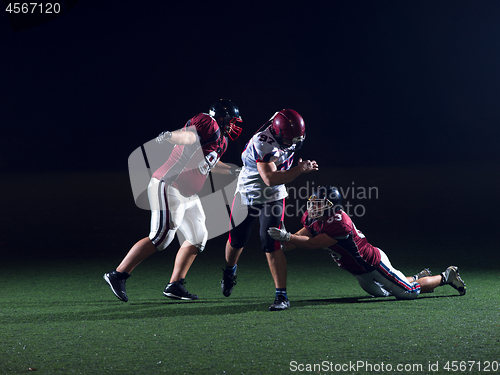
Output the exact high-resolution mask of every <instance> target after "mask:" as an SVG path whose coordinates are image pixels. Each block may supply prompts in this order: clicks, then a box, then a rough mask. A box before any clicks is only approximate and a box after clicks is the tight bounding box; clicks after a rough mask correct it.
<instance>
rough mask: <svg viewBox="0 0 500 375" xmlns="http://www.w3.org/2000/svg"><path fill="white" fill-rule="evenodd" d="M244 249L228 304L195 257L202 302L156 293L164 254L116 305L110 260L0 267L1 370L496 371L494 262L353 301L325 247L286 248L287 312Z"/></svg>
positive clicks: (195, 284)
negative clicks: (408, 290)
mask: <svg viewBox="0 0 500 375" xmlns="http://www.w3.org/2000/svg"><path fill="white" fill-rule="evenodd" d="M251 250H252V249H248V251H247V252H246V253H244V256H242V259H241V260H240V267H239V272H238V274H239V279H238V285H237V286H236V287H235V290H234V292H233V295H232V296H231V297H229V298H225V297H224V296H222V293H221V291H220V284H219V282H220V278H221V274H222V272H221V267H222V265H223V261H222V259H221V258H220V257H218V256H215V255H212V254H209V253H206V254H205V253H203V254H202V255H200V256H199V257H198V259H197V260H196V262H195V264H194V265H193V267H192V269H191V271H190V273H189V275H188V278H187V281H188V284H187V288H188V290H189V291H191V292H193V293H197V294H198V295H199V296H200V300H199V301H195V302H180V301H174V300H171V299H168V298H165V297H164V296H163V295H162V291H163V288H164V287H165V285H166V282H167V281H168V277H169V275H170V271H171V267H172V261H173V254H167V253H164V254H157V255H155V256H154V257H152V258H150V259H148V260H146V261H145V262H144V263H143V264H141V266H139V267H138V268H137V269H136V270H135V271H134V272H133V274H132V275H133V276H132V277H131V278H130V279H129V280H128V281H127V287H128V294H129V297H130V301H129V302H128V303H123V302H121V301H119V300H118V299H117V298H116V297H115V296H114V295H113V294H112V293H111V291H110V289H109V288H108V286H107V284H105V282H104V281H103V280H102V274H103V273H104V272H105V271H107V270H110V269H112V268H114V267H115V265H116V264H115V263H116V261H112V260H101V261H96V260H60V261H52V262H46V263H44V262H31V263H23V264H21V263H18V262H11V263H7V264H6V265H5V266H6V267H5V269H4V271H3V272H2V275H1V278H0V282H1V284H0V285H1V286H2V291H1V292H0V296H1V298H0V316H1V325H0V337H2V340H1V342H0V374H23V373H26V372H28V371H30V369H32V370H33V371H34V370H35V369H36V373H39V374H163V373H165V374H275V373H294V372H298V373H359V374H363V373H370V372H372V373H399V374H406V373H421V374H424V373H425V374H430V373H436V374H444V373H483V369H484V368H485V367H486V366H490V367H489V368H490V370H491V371H490V372H492V373H499V372H500V369H498V363H500V354H499V353H500V320H499V308H500V297H499V295H500V293H499V289H500V287H499V283H498V272H497V271H496V270H494V269H491V270H481V269H470V270H469V269H467V268H466V267H462V269H461V275H462V277H463V279H464V280H465V282H466V283H467V287H468V291H467V294H466V295H465V296H463V297H460V296H458V293H457V292H456V291H455V290H454V289H452V288H451V287H448V286H445V287H441V288H438V289H437V290H436V291H435V292H434V293H432V294H427V295H422V296H420V297H419V298H418V299H417V300H413V301H397V300H395V299H394V298H371V297H367V296H365V294H364V293H363V291H362V290H361V289H360V288H359V287H358V286H357V283H356V281H355V279H354V278H353V277H352V276H351V275H349V274H348V273H347V272H345V271H342V270H340V269H339V268H338V267H337V266H336V265H334V263H333V261H331V260H330V259H329V257H328V255H327V254H326V253H323V252H318V253H315V254H309V256H308V254H305V253H301V252H289V253H287V255H288V263H289V285H288V292H289V297H290V300H291V304H292V307H291V309H289V310H287V311H282V312H269V311H267V308H268V305H269V304H270V303H271V302H272V299H273V293H274V288H273V283H272V279H271V276H270V273H269V270H268V268H267V264H266V262H265V258H264V256H263V254H261V253H259V252H257V251H251ZM213 251H214V253H215V251H216V250H215V249H214V250H213ZM393 263H394V261H393ZM394 265H395V266H396V267H398V265H397V264H394ZM420 266H421V265H417V267H420ZM430 266H436V267H438V266H437V265H434V264H430ZM445 266H446V265H444V267H445ZM444 267H441V268H443V269H444ZM398 268H400V269H401V270H402V271H403V272H406V273H408V274H411V273H412V272H413V271H415V269H413V270H412V269H409V268H408V267H398ZM431 269H433V271H434V272H435V273H438V272H440V271H441V269H440V268H439V269H438V268H435V267H432V268H431ZM493 280H494V281H495V282H492V281H493ZM452 361H458V362H452ZM488 361H489V362H488ZM447 363H448V365H449V370H446V369H445V366H446V364H447ZM488 363H490V364H488ZM436 364H437V366H438V367H437V368H436ZM315 365H316V368H315V367H314V366H315ZM349 365H350V366H349ZM398 365H399V366H400V367H397V366H398ZM453 365H456V366H457V371H455V372H454V371H453V367H452V366H453ZM460 365H462V370H463V369H464V367H463V366H464V365H466V366H467V367H466V371H460V367H459V366H460ZM308 366H310V367H308ZM341 366H343V367H341ZM353 366H357V367H356V368H354V367H353ZM370 366H372V367H370ZM389 366H390V367H389ZM401 366H402V367H401ZM429 366H431V367H429ZM432 366H434V367H432ZM479 366H481V367H479ZM388 369H389V370H391V371H388ZM398 369H399V370H401V371H398ZM301 370H302V371H301ZM309 370H310V371H309ZM336 370H340V371H336ZM370 370H371V371H370ZM434 370H437V371H434ZM479 370H481V371H479ZM493 370H495V371H493Z"/></svg>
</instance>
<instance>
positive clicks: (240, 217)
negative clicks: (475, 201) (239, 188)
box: [221, 194, 259, 297]
mask: <svg viewBox="0 0 500 375" xmlns="http://www.w3.org/2000/svg"><path fill="white" fill-rule="evenodd" d="M258 213H259V209H257V208H255V207H253V206H247V205H243V204H242V203H241V199H240V195H239V194H236V195H235V197H234V199H233V205H232V207H231V218H230V219H231V223H232V222H238V223H239V224H238V225H237V226H236V227H234V228H232V229H231V230H230V231H229V238H228V240H227V242H226V248H225V259H226V267H225V268H224V269H223V272H222V280H221V289H222V294H223V295H224V296H225V297H229V296H230V295H231V293H232V292H233V288H234V286H235V285H236V270H237V268H238V266H237V263H238V259H239V258H240V255H241V253H242V252H243V248H244V247H245V245H246V244H247V242H248V240H249V239H250V235H251V233H252V228H253V226H254V224H255V221H256V220H257V218H258Z"/></svg>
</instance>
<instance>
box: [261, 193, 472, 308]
mask: <svg viewBox="0 0 500 375" xmlns="http://www.w3.org/2000/svg"><path fill="white" fill-rule="evenodd" d="M302 225H303V228H302V229H300V230H299V231H298V232H297V233H295V234H291V233H289V232H287V231H286V230H285V229H279V228H276V227H272V228H270V229H269V230H268V234H269V235H270V236H271V238H273V239H275V240H277V241H281V242H282V243H283V249H284V250H291V249H293V248H295V247H300V248H304V249H326V250H328V251H329V252H330V255H331V256H332V258H333V259H334V260H335V261H336V262H337V264H338V265H339V266H340V267H341V268H343V269H345V270H346V271H349V272H350V273H351V274H353V275H354V276H355V277H356V279H357V280H358V282H359V285H360V286H361V288H362V289H363V290H364V291H365V292H367V293H368V294H370V295H372V296H374V297H386V296H394V297H396V298H397V299H413V298H416V297H417V296H418V295H419V294H420V293H429V292H432V291H433V290H434V289H435V288H436V287H438V286H442V285H450V286H452V287H453V288H455V289H456V290H457V291H458V292H459V293H460V295H461V296H463V295H464V294H465V291H466V289H465V284H464V282H463V281H462V279H461V278H460V275H459V273H458V268H457V267H456V266H450V267H448V268H447V269H446V270H445V271H444V272H442V273H441V274H440V275H435V276H432V275H431V272H430V271H429V270H428V269H424V270H423V271H421V272H419V273H418V274H416V275H415V276H410V277H407V276H405V275H404V274H403V273H402V272H401V271H398V270H397V269H395V268H394V267H393V266H392V265H391V262H390V261H389V258H388V257H387V255H386V254H385V253H384V252H383V251H382V250H380V249H379V248H377V247H375V246H372V245H371V244H370V243H369V242H368V241H367V239H366V237H365V236H364V235H363V233H361V232H360V231H359V230H358V229H357V228H356V226H355V225H354V223H353V222H352V220H351V218H350V217H349V215H347V214H346V213H345V212H344V211H343V210H342V206H341V196H340V193H339V191H338V189H337V188H335V187H332V186H318V187H317V188H315V189H314V190H313V193H312V196H311V197H310V198H309V200H308V202H307V212H305V213H304V215H303V217H302Z"/></svg>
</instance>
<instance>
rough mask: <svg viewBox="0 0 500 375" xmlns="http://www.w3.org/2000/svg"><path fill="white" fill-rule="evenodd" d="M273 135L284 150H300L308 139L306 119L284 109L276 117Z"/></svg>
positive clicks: (272, 128) (272, 127)
mask: <svg viewBox="0 0 500 375" xmlns="http://www.w3.org/2000/svg"><path fill="white" fill-rule="evenodd" d="M271 133H272V134H273V135H274V137H275V138H276V141H277V142H278V143H279V145H280V146H281V147H283V148H289V147H292V146H295V147H294V148H295V150H298V149H299V148H300V147H301V146H302V142H304V139H305V138H306V125H305V123H304V119H303V118H302V116H301V115H299V114H298V113H297V112H296V111H294V110H293V109H282V110H281V111H279V112H278V113H276V114H275V115H274V118H273V122H272V124H271Z"/></svg>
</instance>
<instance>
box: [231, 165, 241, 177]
mask: <svg viewBox="0 0 500 375" xmlns="http://www.w3.org/2000/svg"><path fill="white" fill-rule="evenodd" d="M240 172H241V167H234V166H232V167H231V169H230V170H229V174H230V175H231V176H235V177H236V178H238V176H239V175H240Z"/></svg>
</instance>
